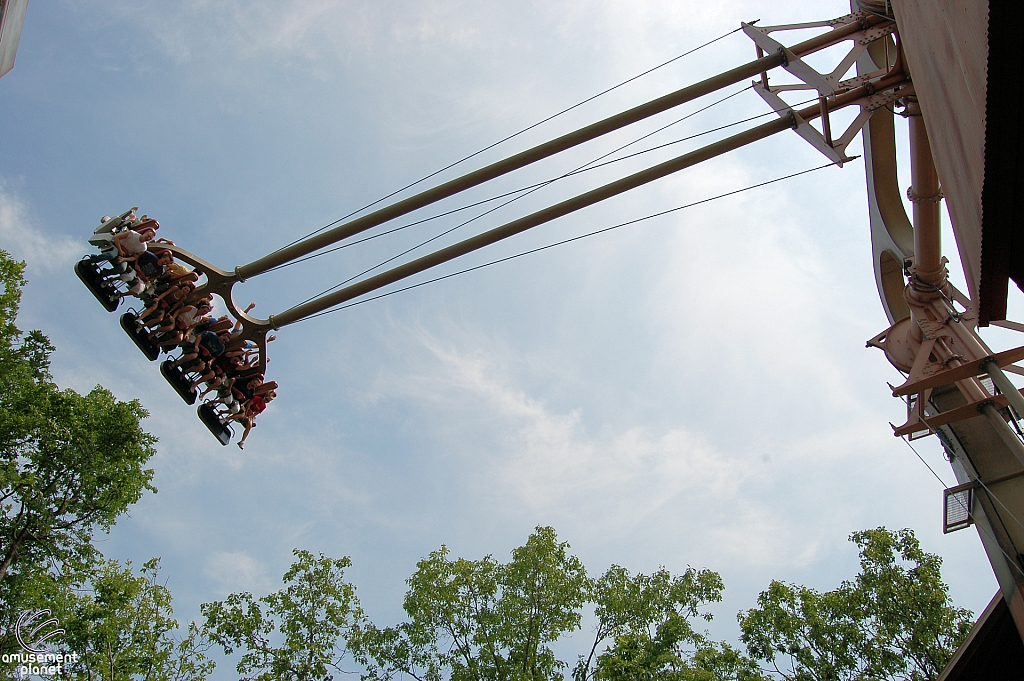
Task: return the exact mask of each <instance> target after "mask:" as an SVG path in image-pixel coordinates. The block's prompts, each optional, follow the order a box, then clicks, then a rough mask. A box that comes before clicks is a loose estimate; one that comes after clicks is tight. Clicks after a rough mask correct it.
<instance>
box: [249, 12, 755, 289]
mask: <svg viewBox="0 0 1024 681" xmlns="http://www.w3.org/2000/svg"><path fill="white" fill-rule="evenodd" d="M757 21H758V20H757V19H755V20H754V21H752V22H750V23H752V24H754V23H757ZM741 30H743V27H742V26H740V27H739V28H736V29H733V30H731V31H729V32H728V33H723V34H722V35H720V36H718V37H717V38H714V39H713V40H709V41H707V42H706V43H703V44H701V45H698V46H697V47H694V48H692V49H690V50H687V51H686V52H683V53H682V54H680V55H678V56H676V57H672V58H671V59H669V60H668V61H664V62H662V63H660V64H658V65H657V66H655V67H653V68H650V69H647V70H646V71H644V72H643V73H639V74H637V75H635V76H633V77H632V78H627V79H626V80H624V81H622V82H621V83H618V84H617V85H613V86H611V87H610V88H608V89H606V90H602V91H601V92H598V93H597V94H596V95H591V96H590V97H587V98H586V99H584V100H583V101H581V102H577V103H576V104H573V105H572V106H570V107H568V108H565V109H562V110H561V111H559V112H558V113H555V114H552V115H550V116H548V117H547V118H544V119H542V120H539V121H537V122H536V123H534V124H532V125H528V126H526V127H525V128H523V129H522V130H520V131H519V132H515V133H512V134H511V135H509V136H507V137H503V138H501V139H500V140H498V141H497V142H494V143H492V144H489V145H487V146H486V147H484V148H483V149H480V150H478V151H474V152H473V153H472V154H470V155H469V156H463V157H462V158H460V159H459V160H458V161H455V162H454V163H449V164H448V165H446V166H445V167H443V168H441V169H440V170H435V171H434V172H432V173H430V174H429V175H424V176H423V177H421V178H420V179H418V180H416V181H415V182H412V183H410V184H407V185H405V186H404V187H402V188H401V189H396V190H395V191H393V192H391V193H390V194H388V195H387V196H382V197H380V198H379V199H377V200H376V201H373V202H371V203H368V204H366V205H365V206H363V207H362V208H358V209H356V210H354V211H352V212H351V213H349V214H347V215H343V216H342V217H340V218H338V219H337V220H335V221H334V222H331V223H329V224H326V225H324V226H323V227H321V228H319V229H316V230H313V231H312V232H310V233H309V234H306V235H305V236H302V237H299V238H298V239H296V240H295V241H292V242H291V243H288V244H285V245H284V246H282V247H281V248H278V249H277V250H276V251H274V253H279V252H281V251H283V250H284V249H286V248H288V247H290V246H294V245H295V244H297V243H299V242H300V241H303V240H305V239H308V238H309V237H311V236H316V235H317V234H319V233H320V232H322V231H324V230H325V229H330V228H331V227H334V226H335V225H337V224H338V223H340V222H342V221H343V220H348V219H349V218H350V217H353V216H354V215H358V214H359V213H362V212H363V211H364V210H366V209H367V208H372V207H374V206H376V205H377V204H378V203H381V202H383V201H387V200H388V199H390V198H391V197H392V196H395V195H396V194H401V193H402V192H404V191H405V190H406V189H411V188H412V187H415V186H416V185H418V184H420V183H422V182H426V181H427V180H429V179H430V178H432V177H436V176H437V175H440V174H441V173H443V172H444V171H446V170H451V169H452V168H454V167H455V166H457V165H459V164H460V163H463V162H465V161H468V160H469V159H471V158H474V157H476V156H479V155H480V154H482V153H484V152H485V151H490V150H491V149H493V148H494V147H496V146H498V145H499V144H504V143H505V142H508V141H509V140H510V139H513V138H515V137H518V136H519V135H522V134H523V133H525V132H529V131H530V130H533V129H534V128H536V127H538V126H541V125H543V124H544V123H547V122H549V121H552V120H554V119H556V118H558V117H559V116H561V115H562V114H566V113H569V112H570V111H572V110H573V109H577V108H579V107H581V106H583V105H584V104H588V103H590V102H592V101H594V100H595V99H597V98H598V97H601V96H603V95H606V94H608V93H609V92H611V91H612V90H617V89H618V88H620V87H622V86H623V85H628V84H629V83H632V82H633V81H634V80H637V79H639V78H643V77H644V76H646V75H648V74H651V73H654V72H655V71H657V70H658V69H660V68H662V67H664V66H668V65H669V64H671V63H673V62H675V61H679V60H680V59H682V58H683V57H688V56H689V55H691V54H693V53H694V52H697V51H698V50H702V49H704V48H705V47H708V46H709V45H713V44H714V43H717V42H718V41H719V40H722V39H724V38H728V37H729V36H731V35H732V34H733V33H737V32H738V31H741ZM275 269H276V268H275ZM268 271H270V270H268Z"/></svg>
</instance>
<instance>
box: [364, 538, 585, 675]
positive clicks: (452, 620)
mask: <svg viewBox="0 0 1024 681" xmlns="http://www.w3.org/2000/svg"><path fill="white" fill-rule="evenodd" d="M568 548H569V546H568V544H566V543H564V542H559V541H558V538H557V536H556V535H555V531H554V530H553V529H551V528H550V527H538V528H537V529H536V531H535V532H534V533H533V534H532V535H530V537H529V538H528V539H527V541H526V544H524V545H523V546H520V547H519V548H517V549H515V550H514V551H513V552H512V560H511V561H510V562H508V563H504V564H502V563H499V562H498V561H496V560H495V559H494V558H492V557H491V556H485V557H484V558H482V559H480V560H466V559H462V558H460V559H457V560H451V559H449V557H448V556H449V551H448V549H447V548H446V547H444V546H442V547H441V548H440V549H439V550H438V551H434V552H433V553H431V554H430V555H429V556H428V557H426V558H424V559H423V560H421V561H420V562H419V563H418V564H417V566H416V572H415V573H414V574H413V576H412V577H411V578H409V580H408V582H407V584H408V585H409V591H408V592H407V593H406V595H405V602H404V608H405V612H406V613H407V614H408V616H409V620H408V621H407V622H403V623H401V624H399V625H397V626H395V627H386V628H383V629H380V628H377V627H375V626H374V625H373V624H371V623H368V622H363V623H362V624H361V625H360V626H359V627H357V628H356V630H355V631H353V635H352V636H351V637H350V639H349V645H350V647H351V648H352V650H353V653H354V655H355V658H356V660H357V661H359V662H360V663H361V664H363V665H364V666H365V667H366V669H367V674H366V675H365V677H364V678H367V679H391V678H394V677H396V676H400V675H402V674H407V675H408V676H411V677H412V678H414V679H419V680H423V681H435V680H439V679H444V678H448V679H451V680H452V681H469V680H473V681H477V680H481V681H482V680H483V679H488V680H509V681H512V680H520V679H521V680H526V679H531V680H538V681H539V680H541V679H556V678H561V673H560V670H561V669H564V668H565V667H567V664H566V663H565V662H563V661H561V660H559V659H557V658H556V656H555V653H554V651H552V650H551V648H550V646H549V644H550V643H552V642H554V641H556V640H557V639H558V638H560V637H561V636H562V635H563V634H565V633H567V632H571V631H574V630H576V629H578V628H579V626H580V620H581V615H580V609H581V607H582V606H583V604H584V603H585V602H586V600H587V595H588V590H589V580H588V579H587V574H586V570H585V569H584V567H583V564H582V563H581V562H580V561H579V559H578V558H576V557H575V556H571V555H569V553H568Z"/></svg>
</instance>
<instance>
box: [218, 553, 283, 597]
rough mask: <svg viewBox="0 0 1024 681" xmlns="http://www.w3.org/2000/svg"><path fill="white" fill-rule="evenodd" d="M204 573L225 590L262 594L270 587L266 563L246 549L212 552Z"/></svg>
mask: <svg viewBox="0 0 1024 681" xmlns="http://www.w3.org/2000/svg"><path fill="white" fill-rule="evenodd" d="M204 573H205V575H206V577H207V578H208V579H211V580H213V581H214V582H215V583H216V584H217V586H218V587H220V588H221V589H223V590H224V591H248V592H250V593H255V594H256V595H262V594H263V593H264V592H265V591H267V590H269V588H270V580H269V579H268V578H267V573H266V567H265V566H264V564H263V563H262V562H260V561H258V560H256V559H255V558H253V557H252V556H250V555H249V554H248V553H246V552H244V551H233V552H227V551H218V552H216V553H214V554H212V555H211V556H210V558H209V560H208V561H207V563H206V567H205V570H204Z"/></svg>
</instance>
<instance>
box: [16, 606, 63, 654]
mask: <svg viewBox="0 0 1024 681" xmlns="http://www.w3.org/2000/svg"><path fill="white" fill-rule="evenodd" d="M49 616H50V611H49V610H25V611H24V612H22V613H21V615H20V616H19V617H18V623H17V624H16V625H14V637H15V638H17V639H18V645H20V646H21V648H22V650H24V651H25V652H27V653H36V654H40V653H45V652H46V648H45V647H44V646H43V644H44V643H46V641H48V640H50V639H51V638H53V637H54V636H60V635H61V634H63V633H64V630H63V629H51V630H50V631H49V632H47V631H45V630H46V628H47V627H49V626H51V625H53V626H55V627H58V626H60V622H59V621H58V620H57V618H56V617H50V618H49V619H47V620H44V621H42V622H40V623H39V624H36V620H38V619H40V618H42V617H49ZM33 625H35V626H34V627H33ZM30 627H31V628H30Z"/></svg>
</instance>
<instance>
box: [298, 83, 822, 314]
mask: <svg viewBox="0 0 1024 681" xmlns="http://www.w3.org/2000/svg"><path fill="white" fill-rule="evenodd" d="M747 89H749V88H744V89H743V90H740V91H739V92H735V93H733V94H732V95H729V97H734V96H735V95H738V94H740V93H742V92H744V91H746V90H747ZM729 97H726V98H724V99H721V100H719V102H722V101H725V99H728V98H729ZM814 101H817V98H814V99H809V100H807V101H805V102H801V103H800V104H797V105H795V106H801V105H803V104H807V103H809V102H814ZM716 103H717V102H716ZM711 106H714V104H709V105H708V106H707V107H704V109H707V108H709V107H711ZM704 109H701V110H698V111H695V112H694V113H693V114H690V115H691V116H692V115H695V114H697V113H700V111H703V110H704ZM785 110H788V107H787V109H780V110H771V111H766V112H765V113H762V114H758V115H756V116H751V117H750V118H745V119H743V120H740V121H736V122H734V123H728V124H726V125H722V126H719V127H717V128H712V129H711V130H705V131H704V132H699V133H697V134H695V135H690V136H688V137H683V138H681V139H678V140H675V141H673V142H668V143H666V144H662V145H659V146H656V147H652V148H650V149H645V150H644V151H639V152H636V153H634V154H629V155H627V156H623V157H621V158H617V159H613V160H611V161H606V162H604V163H600V164H597V165H591V164H594V163H596V162H597V161H599V160H601V159H603V158H607V157H608V156H611V155H612V154H614V153H616V152H618V151H621V150H623V149H625V148H626V147H628V146H630V145H632V144H635V143H636V142H639V141H640V140H642V139H644V138H646V137H650V136H651V135H653V134H655V133H657V132H660V131H661V130H664V129H665V128H667V127H669V126H671V125H674V123H678V122H679V121H675V122H674V123H670V124H669V125H666V126H664V127H662V128H660V129H659V130H655V131H654V132H652V133H649V134H647V135H645V136H644V137H641V138H638V139H636V140H634V141H633V142H629V143H628V144H624V145H623V146H621V147H619V148H618V149H614V150H612V151H610V152H608V153H607V154H604V155H602V156H599V157H598V158H596V159H594V160H593V161H590V162H589V163H586V164H584V165H582V166H579V167H578V168H576V169H575V170H572V171H570V172H568V173H565V174H564V175H560V176H558V177H555V178H553V179H551V180H546V181H545V182H541V183H538V184H535V185H530V186H529V187H525V188H523V189H520V190H516V191H515V192H510V194H516V193H519V192H523V191H525V193H524V194H521V195H519V196H516V197H514V198H512V199H509V200H508V201H505V202H504V203H502V204H500V205H498V206H495V207H494V208H491V209H489V210H487V211H484V212H483V213H481V214H479V215H477V216H475V217H472V218H470V219H469V220H466V221H464V222H461V223H459V224H457V225H455V226H454V227H450V228H448V229H446V230H444V231H443V232H441V233H440V234H437V235H435V236H432V237H430V238H429V239H426V240H425V241H421V242H420V243H418V244H416V245H415V246H412V247H411V248H407V249H406V250H404V251H402V252H401V253H399V254H397V255H394V256H392V257H390V258H388V259H386V260H383V261H381V262H379V263H377V264H376V265H374V266H372V267H370V268H367V269H365V270H363V271H362V272H359V273H357V274H354V275H352V276H351V277H349V278H348V279H345V280H344V281H342V282H340V283H337V284H335V285H334V286H331V287H330V288H327V289H324V290H323V291H321V292H320V293H317V294H315V295H313V296H310V297H309V298H306V299H305V300H303V301H302V302H300V303H299V305H304V304H306V303H308V302H309V301H311V300H315V299H317V298H319V297H320V296H322V295H324V294H327V293H330V292H331V291H335V290H337V289H339V288H341V287H342V286H344V285H345V284H348V283H350V282H352V281H355V280H356V279H358V278H359V277H362V276H363V275H366V274H369V273H370V272H373V271H374V270H376V269H379V268H381V267H383V266H384V265H387V264H388V263H390V262H394V261H395V260H397V259H399V258H401V257H402V256H404V255H408V254H409V253H412V252H413V251H415V250H417V249H419V248H422V247H423V246H426V245H427V244H429V243H431V242H434V241H436V240H438V239H440V238H441V237H444V236H447V235H448V234H451V233H452V232H454V231H455V230H457V229H459V228H461V227H465V226H466V225H468V224H470V223H471V222H475V221H476V220H479V219H480V218H482V217H484V216H486V215H489V214H490V213H493V212H495V211H497V210H499V209H501V208H504V207H505V206H507V205H509V204H510V203H513V202H514V201H518V200H519V199H521V198H523V197H525V196H529V195H530V194H532V193H534V192H535V191H538V190H539V189H542V188H544V187H546V186H548V185H549V184H552V183H553V182H556V181H558V180H560V179H563V178H565V177H569V176H572V175H577V174H579V173H582V172H586V171H588V170H594V169H595V168H601V167H603V166H606V165H610V164H612V163H616V162H618V161H624V160H626V159H629V158H633V157H634V156H639V155H641V154H645V153H647V152H649V151H655V150H657V149H662V148H665V147H668V146H671V145H673V144H678V143H680V142H684V141H687V140H691V139H694V138H696V137H701V136H703V135H707V134H710V133H712V132H718V131H720V130H725V129H726V128H731V127H733V126H736V125H740V124H742V123H748V122H750V121H753V120H757V119H759V118H764V117H765V116H770V115H772V114H773V113H774V114H778V113H780V112H781V111H785ZM684 118H686V117H684ZM679 120H683V119H679ZM588 166H589V167H588ZM527 189H529V190H530V191H526V190H527ZM505 196H508V194H505ZM450 212H455V211H450ZM438 217H439V216H438ZM429 219H430V218H427V220H429ZM427 220H421V221H420V223H422V222H426V221H427ZM414 224H419V223H412V224H410V225H404V226H403V227H397V228H395V229H393V230H389V231H387V232H383V233H381V234H378V235H376V236H384V235H385V234H390V233H392V232H397V231H399V230H401V229H404V228H405V227H411V226H412V225H414ZM370 238H373V237H367V239H360V240H359V241H356V242H352V243H349V244H344V245H342V246H337V247H335V248H332V249H330V250H327V251H323V252H322V253H315V254H313V255H310V256H307V257H306V258H304V259H303V260H307V259H309V258H314V257H317V256H319V255H325V254H327V253H331V252H334V251H337V250H340V249H341V248H344V247H345V246H351V245H354V244H356V243H361V242H363V241H367V240H369V239H370ZM296 262H301V260H300V261H296ZM282 267H283V266H282Z"/></svg>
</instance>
